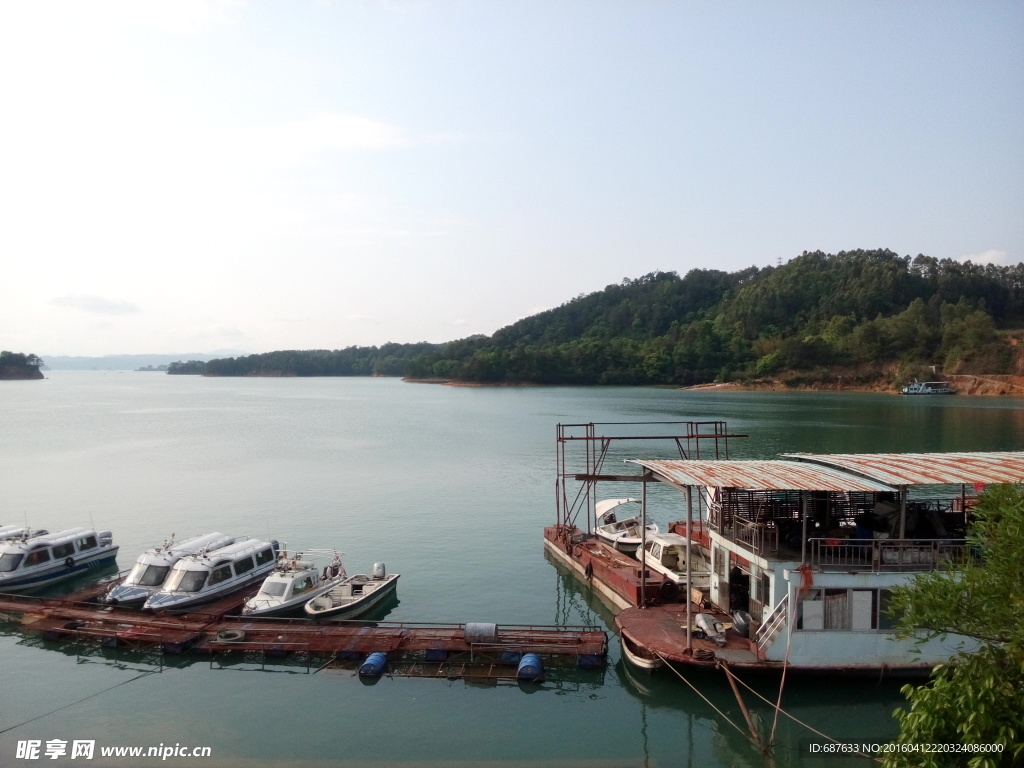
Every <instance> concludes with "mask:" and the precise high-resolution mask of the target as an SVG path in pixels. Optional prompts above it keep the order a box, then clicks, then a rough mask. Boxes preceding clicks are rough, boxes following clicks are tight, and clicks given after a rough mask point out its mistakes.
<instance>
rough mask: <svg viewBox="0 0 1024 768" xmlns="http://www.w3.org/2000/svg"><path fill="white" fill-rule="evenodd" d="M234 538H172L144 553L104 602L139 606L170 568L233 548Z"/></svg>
mask: <svg viewBox="0 0 1024 768" xmlns="http://www.w3.org/2000/svg"><path fill="white" fill-rule="evenodd" d="M234 541H235V539H234V537H232V536H228V535H227V534H224V533H217V532H214V533H207V534H205V535H203V536H196V537H195V538H192V539H186V540H185V541H175V540H174V534H171V538H170V539H169V540H168V541H165V542H164V543H163V544H161V545H160V546H159V547H153V548H152V549H147V550H146V551H145V552H143V553H142V554H141V555H139V558H138V560H136V561H135V566H134V567H133V568H132V570H131V573H129V574H128V575H127V576H126V577H125V579H124V581H122V582H121V583H120V584H115V585H114V586H112V587H111V588H110V589H109V590H107V594H106V595H105V596H104V597H103V600H104V602H106V603H109V604H111V605H142V604H143V603H144V602H146V601H147V600H148V599H149V598H150V597H151V596H152V595H153V594H155V593H156V592H159V591H160V588H161V587H162V586H163V585H164V582H165V581H166V580H167V576H168V574H169V573H170V572H171V567H172V566H173V565H174V564H175V563H176V562H178V561H179V560H181V558H183V557H186V556H187V555H194V554H195V553H197V552H199V551H201V550H205V551H210V550H214V549H220V548H221V547H226V546H227V545H228V544H233V543H234Z"/></svg>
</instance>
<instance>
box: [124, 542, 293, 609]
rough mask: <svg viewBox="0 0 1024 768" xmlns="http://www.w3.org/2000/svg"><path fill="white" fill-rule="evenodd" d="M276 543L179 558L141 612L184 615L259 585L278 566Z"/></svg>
mask: <svg viewBox="0 0 1024 768" xmlns="http://www.w3.org/2000/svg"><path fill="white" fill-rule="evenodd" d="M277 551H278V546H277V542H276V541H261V540H260V539H243V540H241V541H236V542H235V543H234V544H229V545H228V546H226V547H221V548H220V549H216V550H213V551H212V552H206V551H199V552H196V553H195V554H194V555H187V556H186V557H183V558H181V559H180V560H179V561H178V562H176V563H175V564H174V565H173V566H171V572H170V573H169V574H168V575H167V580H166V581H165V582H164V585H163V587H161V589H160V591H159V592H157V593H156V594H154V595H152V596H151V597H150V598H149V599H148V600H146V602H145V604H144V605H143V606H142V607H143V609H148V610H153V611H186V610H190V609H192V608H194V607H195V606H197V605H202V604H203V603H208V602H210V601H212V600H216V599H217V598H220V597H224V596H225V595H229V594H231V593H232V592H237V591H238V590H240V589H244V588H245V587H248V586H249V585H251V584H255V583H257V582H259V581H262V580H263V579H264V578H265V577H266V575H267V574H268V573H270V572H271V571H272V570H274V564H275V563H276V562H277Z"/></svg>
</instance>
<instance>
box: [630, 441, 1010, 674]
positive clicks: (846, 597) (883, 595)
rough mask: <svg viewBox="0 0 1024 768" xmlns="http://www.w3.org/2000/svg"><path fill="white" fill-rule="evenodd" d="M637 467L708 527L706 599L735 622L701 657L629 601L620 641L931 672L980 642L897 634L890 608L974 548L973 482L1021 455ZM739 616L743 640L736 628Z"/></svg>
mask: <svg viewBox="0 0 1024 768" xmlns="http://www.w3.org/2000/svg"><path fill="white" fill-rule="evenodd" d="M635 463H636V464H639V465H640V466H641V467H642V468H643V480H644V481H647V482H653V481H660V482H664V483H668V484H670V485H672V486H674V487H676V488H678V489H680V490H684V491H686V493H687V496H686V498H687V499H688V502H687V509H688V519H689V518H691V517H693V516H694V514H696V516H697V517H696V518H694V519H695V520H696V519H700V520H701V521H702V522H703V523H705V525H704V528H703V530H704V531H706V536H707V545H708V548H709V550H710V555H711V563H710V565H711V569H710V570H711V579H710V595H709V597H710V603H711V604H712V605H713V606H716V607H717V608H719V609H721V611H722V612H731V613H732V614H733V616H736V617H738V619H737V621H736V626H735V627H727V628H726V633H725V637H726V639H727V641H728V643H727V645H728V647H723V648H719V649H716V648H710V649H709V648H705V647H703V646H704V645H706V644H707V643H706V642H702V644H701V648H700V653H699V654H698V653H696V651H695V648H694V643H695V642H696V641H694V640H693V639H692V637H693V635H694V633H693V632H691V633H686V632H685V631H683V632H681V633H680V635H681V638H682V641H681V643H679V644H677V645H676V647H673V646H672V644H671V643H669V644H666V645H659V641H658V640H657V638H656V637H655V634H656V631H661V630H660V629H658V628H657V627H656V625H655V624H654V623H653V622H652V619H653V618H654V616H650V615H649V616H646V617H642V616H640V614H643V613H644V612H643V611H639V610H636V609H627V610H625V611H623V612H622V613H620V614H619V616H618V617H617V619H616V623H617V624H618V626H619V629H620V631H621V632H622V634H623V637H624V638H625V639H628V641H629V642H630V643H632V644H634V645H637V646H640V647H646V648H648V649H649V650H650V649H651V648H652V647H653V648H654V650H655V651H657V653H658V654H660V656H661V657H663V658H664V659H665V660H667V661H678V662H694V661H695V660H698V659H699V660H701V661H703V662H706V663H709V664H715V663H718V662H719V661H723V660H726V661H728V663H729V665H730V666H732V667H738V668H751V669H772V668H776V669H781V668H782V667H784V666H789V667H790V668H792V669H794V670H798V671H801V670H802V671H809V672H846V673H869V674H878V673H880V672H889V673H899V674H916V673H920V674H926V673H927V672H928V671H929V670H930V669H931V668H932V667H934V666H935V665H937V664H941V663H945V662H947V661H948V660H949V659H950V657H951V656H952V655H954V654H956V653H958V652H961V651H968V652H969V651H971V650H973V649H974V648H976V647H977V645H976V642H975V641H973V640H971V639H969V638H966V637H962V636H957V635H953V634H950V635H947V636H946V637H938V638H932V639H929V640H927V641H925V642H923V643H919V642H918V640H919V638H916V637H909V638H898V637H896V634H895V628H896V627H895V620H894V619H893V618H892V617H891V616H889V614H888V613H887V610H886V609H887V607H888V605H889V601H890V597H891V593H892V590H893V589H894V588H895V587H900V586H904V585H906V584H908V583H909V582H910V581H911V580H912V579H913V578H914V577H915V574H917V573H920V572H922V571H929V570H933V569H937V568H948V567H955V566H956V564H957V563H958V562H965V561H967V560H969V559H971V558H972V557H975V556H976V555H975V553H974V552H973V550H972V548H971V547H970V546H969V544H968V542H967V541H966V540H965V538H964V536H965V532H966V527H967V524H968V521H969V510H970V508H971V506H972V502H973V499H972V498H971V497H970V496H969V495H968V494H967V488H968V487H970V488H971V489H972V490H973V488H974V486H975V484H978V483H1004V482H1019V481H1020V478H1022V477H1024V453H1021V452H1006V453H938V454H843V455H811V454H789V455H786V456H784V458H783V459H781V460H773V461H662V460H651V461H648V460H636V461H635ZM921 486H928V487H929V491H930V492H929V493H927V494H925V493H923V492H922V489H921V488H920V487H921ZM936 487H944V488H945V489H946V491H947V492H946V493H945V494H944V495H943V494H936V493H935V492H934V490H933V489H934V488H936ZM915 490H916V491H917V492H915ZM695 503H696V506H697V509H696V510H694V509H693V507H694V504H695ZM644 516H645V515H644ZM678 525H680V527H681V524H678ZM684 599H685V598H684ZM666 608H671V609H672V612H673V615H677V616H678V618H679V619H680V620H681V621H682V622H683V623H682V626H683V627H686V626H687V622H689V626H691V627H694V628H695V629H699V628H700V626H699V623H698V622H697V621H696V619H697V615H696V614H697V613H699V611H697V610H693V609H691V608H690V606H689V604H687V607H686V610H685V611H684V610H683V609H682V606H677V607H671V606H666ZM684 613H685V614H687V615H685V617H684V616H683V614H684ZM740 618H742V619H743V620H742V621H740V620H739V619H740ZM748 622H749V635H748V636H746V637H743V636H741V633H737V631H736V629H737V628H738V627H739V626H740V625H741V624H742V625H747V624H748Z"/></svg>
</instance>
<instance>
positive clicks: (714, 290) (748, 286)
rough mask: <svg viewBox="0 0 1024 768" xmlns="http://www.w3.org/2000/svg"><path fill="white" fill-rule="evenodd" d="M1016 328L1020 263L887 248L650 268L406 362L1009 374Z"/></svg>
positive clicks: (685, 373)
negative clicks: (774, 263)
mask: <svg viewBox="0 0 1024 768" xmlns="http://www.w3.org/2000/svg"><path fill="white" fill-rule="evenodd" d="M1021 323H1024V264H1019V265H1017V266H1016V267H995V266H992V265H985V266H975V265H972V264H970V263H966V264H961V263H960V262H956V261H952V260H949V259H944V260H942V261H939V260H937V259H933V258H931V257H927V256H918V257H916V258H915V259H913V260H911V258H910V257H909V256H907V257H900V256H898V255H897V254H895V253H893V252H891V251H888V250H877V251H850V252H841V253H838V254H835V255H832V254H825V253H822V252H820V251H816V252H814V253H807V252H805V253H803V254H802V255H801V256H798V257H797V258H795V259H793V260H792V261H790V262H789V263H788V264H786V265H784V266H780V267H768V268H766V269H758V268H756V267H751V268H749V269H746V270H742V271H740V272H735V273H731V274H729V273H725V272H720V271H717V270H693V271H691V272H689V273H688V274H687V275H686V276H685V277H682V278H680V277H679V276H678V275H677V274H676V273H674V272H652V273H651V274H649V275H645V276H643V277H641V278H639V279H636V280H623V281H622V283H620V284H615V285H609V286H608V287H606V288H605V289H604V290H603V291H599V292H597V293H592V294H589V295H586V296H578V297H576V298H575V299H572V300H571V301H569V302H567V303H565V304H563V305H562V306H561V307H557V308H556V309H551V310H548V311H547V312H542V313H540V314H538V315H534V316H532V317H528V318H526V319H524V320H520V321H519V322H517V323H514V324H512V325H510V326H508V327H506V328H502V329H501V330H499V331H497V332H496V333H495V334H494V335H493V336H492V337H490V338H487V337H484V336H476V337H472V338H469V339H461V340H459V341H454V342H451V343H449V344H448V345H447V346H445V347H443V348H439V349H437V350H434V351H431V352H430V353H428V354H426V355H423V356H421V357H417V358H414V359H413V360H412V361H411V362H410V364H409V368H408V370H407V375H408V376H410V377H413V378H431V377H440V378H451V379H460V380H466V381H480V382H502V381H510V382H537V383H544V384H696V383H702V382H707V381H712V380H714V379H722V378H726V377H729V376H733V377H750V376H771V375H772V374H774V373H777V372H779V371H782V370H803V371H813V370H815V369H821V368H822V367H825V366H832V365H843V364H849V365H856V364H865V363H866V364H877V363H879V362H881V361H886V360H893V361H895V360H899V361H903V362H904V363H907V364H911V365H916V366H918V367H920V368H922V369H924V368H925V366H926V365H928V364H932V363H944V364H945V365H946V367H947V370H951V371H954V372H955V371H957V370H964V371H965V372H966V371H967V370H968V369H970V368H971V367H972V366H983V368H980V369H978V372H984V373H1008V372H1010V369H1011V368H1012V361H1013V355H1012V350H1011V349H1010V347H1009V346H1008V345H1007V344H1006V343H1005V341H1003V339H1002V338H1001V337H1000V335H999V333H998V330H997V329H998V328H1009V327H1017V326H1018V325H1019V324H1021Z"/></svg>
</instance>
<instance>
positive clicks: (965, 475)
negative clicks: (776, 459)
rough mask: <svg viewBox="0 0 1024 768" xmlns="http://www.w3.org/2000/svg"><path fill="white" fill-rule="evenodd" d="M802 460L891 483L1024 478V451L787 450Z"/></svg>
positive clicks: (986, 480) (914, 483) (1022, 480)
mask: <svg viewBox="0 0 1024 768" xmlns="http://www.w3.org/2000/svg"><path fill="white" fill-rule="evenodd" d="M783 455H784V456H786V457H788V458H792V459H797V460H799V461H800V462H801V463H808V462H813V463H814V464H815V465H818V466H821V465H825V466H828V467H835V468H837V469H842V470H846V471H848V472H856V473H858V474H860V475H864V476H865V477H871V478H874V479H875V480H878V481H880V482H883V483H888V484H889V485H893V486H899V485H925V484H930V483H1020V482H1024V452H1021V451H1005V452H987V453H838V454H815V453H786V454H783Z"/></svg>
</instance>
